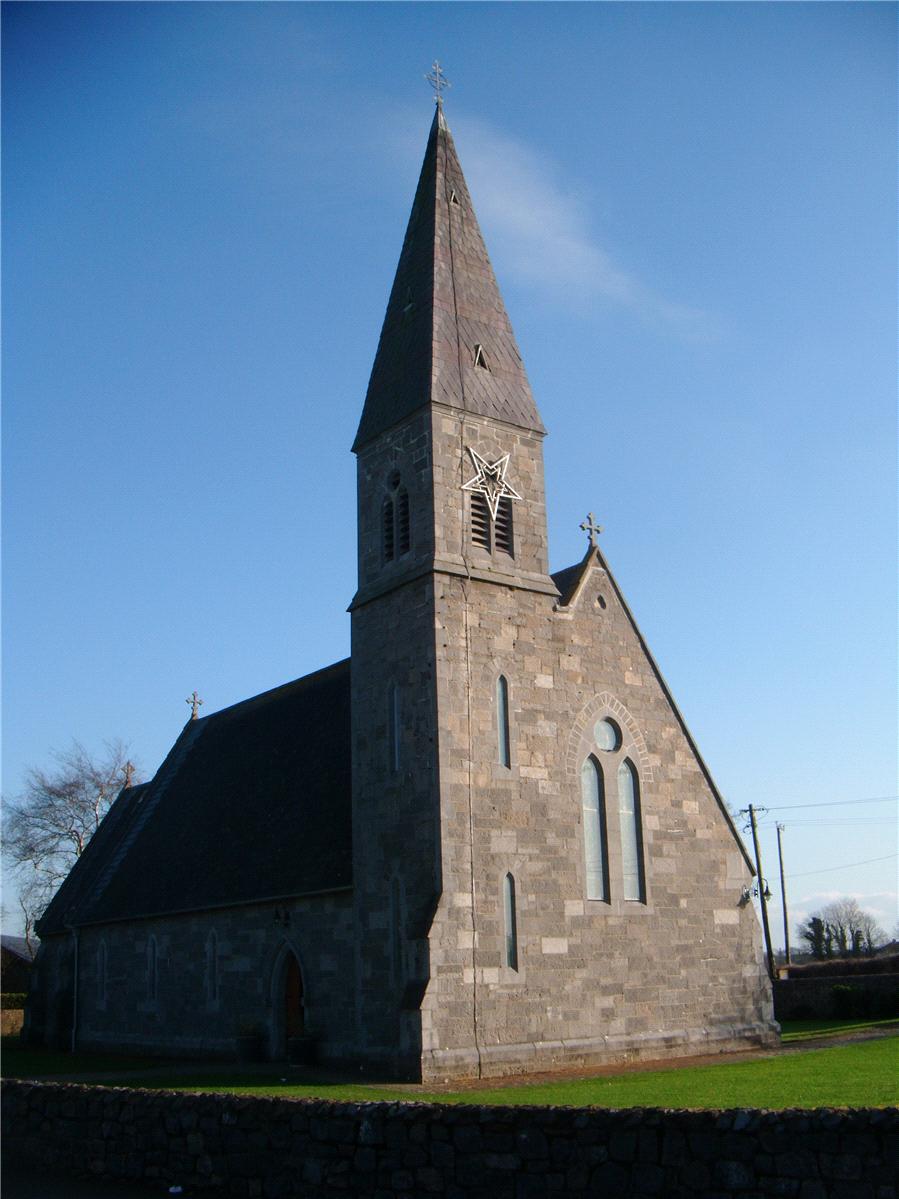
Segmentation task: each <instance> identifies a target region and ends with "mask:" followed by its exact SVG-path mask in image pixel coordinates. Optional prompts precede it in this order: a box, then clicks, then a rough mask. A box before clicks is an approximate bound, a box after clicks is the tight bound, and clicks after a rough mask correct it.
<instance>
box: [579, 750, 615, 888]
mask: <svg viewBox="0 0 899 1199" xmlns="http://www.w3.org/2000/svg"><path fill="white" fill-rule="evenodd" d="M581 804H582V806H583V813H584V859H585V862H586V867H587V898H588V899H604V900H607V899H608V898H609V879H608V864H607V863H608V853H607V850H606V796H605V786H604V784H603V777H602V770H601V768H600V765H599V763H598V762H597V761H596V759H595V758H593V757H589V758H585V760H584V764H583V766H582V767H581Z"/></svg>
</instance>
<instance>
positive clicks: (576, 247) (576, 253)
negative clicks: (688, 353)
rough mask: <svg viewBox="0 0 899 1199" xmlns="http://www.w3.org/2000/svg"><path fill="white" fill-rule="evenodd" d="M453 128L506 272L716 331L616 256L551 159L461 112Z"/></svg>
mask: <svg viewBox="0 0 899 1199" xmlns="http://www.w3.org/2000/svg"><path fill="white" fill-rule="evenodd" d="M453 129H454V136H455V137H456V140H457V143H458V144H459V147H460V156H461V157H462V160H463V167H464V170H465V174H466V178H467V179H468V183H469V186H470V188H471V191H472V194H473V197H474V201H475V207H476V209H477V212H478V218H479V220H480V222H481V225H482V227H483V228H484V231H485V236H486V238H487V241H488V244H489V245H490V247H491V253H492V254H494V256H495V257H496V259H497V261H498V262H501V263H502V268H503V271H504V272H506V273H508V272H511V273H512V274H513V275H515V277H516V278H517V280H518V281H521V282H524V283H525V284H527V285H529V286H531V287H534V288H538V289H539V290H540V291H541V292H543V293H544V295H545V296H546V297H547V298H550V299H552V300H554V301H559V300H564V301H567V302H569V303H574V304H577V305H582V304H584V303H585V302H591V301H593V302H595V301H603V302H605V303H607V304H612V305H617V306H621V307H625V308H629V309H631V310H633V311H634V312H636V313H637V314H638V315H639V316H640V317H642V318H643V319H645V320H647V321H650V322H651V323H653V324H656V325H663V326H666V327H668V328H670V329H672V330H673V331H675V332H677V333H679V334H680V335H682V336H685V337H689V338H691V339H694V338H695V339H702V340H707V339H709V338H712V337H714V336H716V335H717V333H718V324H719V322H718V321H717V320H716V319H715V318H714V317H713V316H712V315H711V314H710V313H707V312H703V311H702V310H700V309H696V308H691V307H688V306H686V305H683V304H679V303H677V302H675V301H673V300H670V299H668V298H667V297H665V296H663V295H661V294H659V292H657V291H656V290H654V289H653V288H652V287H651V286H650V285H649V284H647V283H645V282H644V281H643V280H641V279H639V278H638V277H637V276H636V275H635V274H633V273H632V272H629V271H628V270H627V269H626V268H625V267H624V266H622V265H621V264H620V263H618V262H616V261H615V258H614V256H613V254H612V253H611V252H610V251H609V250H608V249H606V248H605V247H604V246H603V245H602V244H601V241H600V238H599V237H598V235H597V233H596V232H595V231H594V229H593V224H592V221H591V213H590V205H589V203H588V202H587V201H586V200H585V199H584V197H583V196H582V195H579V194H578V193H577V192H576V191H573V190H572V189H571V188H570V187H568V186H565V185H564V184H563V183H562V182H561V179H560V171H559V168H558V166H557V165H556V164H555V163H554V162H552V161H551V160H549V159H548V158H547V157H546V156H545V155H542V154H540V153H538V152H537V151H535V150H534V149H533V148H532V147H531V146H528V145H527V144H525V143H524V142H522V141H519V140H516V139H514V138H511V137H509V136H507V135H506V134H504V133H500V132H498V131H497V130H496V129H493V128H492V127H491V126H490V125H488V124H485V123H484V122H483V121H476V120H464V119H463V120H457V121H454V123H453Z"/></svg>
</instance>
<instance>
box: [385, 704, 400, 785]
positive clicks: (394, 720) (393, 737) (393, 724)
mask: <svg viewBox="0 0 899 1199" xmlns="http://www.w3.org/2000/svg"><path fill="white" fill-rule="evenodd" d="M387 752H388V765H389V766H390V769H391V770H392V771H393V773H394V774H396V773H397V772H398V771H399V768H400V689H399V687H397V685H396V683H391V684H390V686H389V687H388V688H387Z"/></svg>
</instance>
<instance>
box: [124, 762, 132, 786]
mask: <svg viewBox="0 0 899 1199" xmlns="http://www.w3.org/2000/svg"><path fill="white" fill-rule="evenodd" d="M122 770H123V772H124V774H125V787H126V789H127V788H128V787H130V786H131V782H132V779H133V778H134V763H133V762H131V761H128V762H126V763H125V765H124V766H123V767H122Z"/></svg>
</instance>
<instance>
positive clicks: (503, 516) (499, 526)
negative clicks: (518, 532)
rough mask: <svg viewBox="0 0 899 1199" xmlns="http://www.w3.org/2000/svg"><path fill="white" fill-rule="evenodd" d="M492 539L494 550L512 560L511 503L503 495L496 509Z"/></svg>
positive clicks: (513, 555)
mask: <svg viewBox="0 0 899 1199" xmlns="http://www.w3.org/2000/svg"><path fill="white" fill-rule="evenodd" d="M493 539H494V541H495V543H496V548H497V549H498V550H501V551H502V552H503V553H504V554H508V555H509V557H510V558H514V557H515V554H514V552H513V550H514V535H513V528H512V501H511V500H510V499H509V497H508V496H507V495H504V496H503V497H502V499H501V500H500V501H499V506H498V507H497V509H496V522H495V524H494V529H493Z"/></svg>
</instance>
